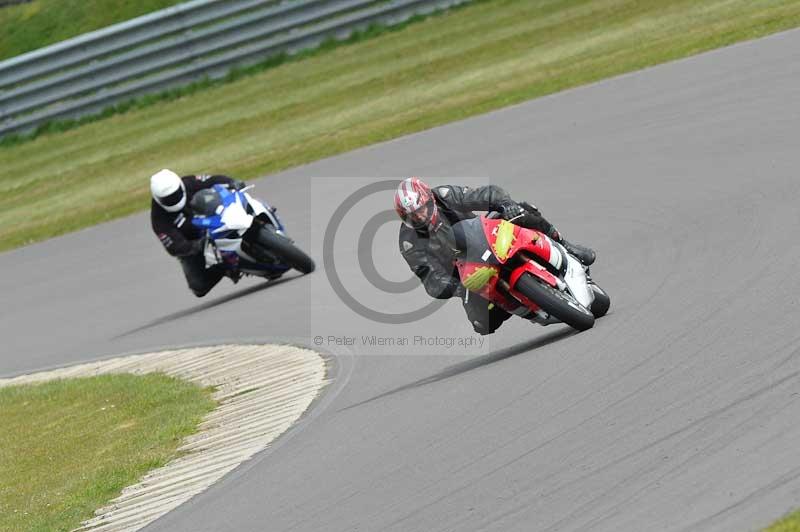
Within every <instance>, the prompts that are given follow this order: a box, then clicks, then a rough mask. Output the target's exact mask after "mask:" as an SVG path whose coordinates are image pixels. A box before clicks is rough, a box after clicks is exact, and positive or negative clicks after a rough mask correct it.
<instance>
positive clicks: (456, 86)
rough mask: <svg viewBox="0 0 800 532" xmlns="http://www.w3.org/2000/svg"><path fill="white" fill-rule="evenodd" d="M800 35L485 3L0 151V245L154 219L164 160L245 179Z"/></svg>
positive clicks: (589, 7) (671, 7)
mask: <svg viewBox="0 0 800 532" xmlns="http://www.w3.org/2000/svg"><path fill="white" fill-rule="evenodd" d="M798 25H800V3H798V2H796V1H795V0H763V1H761V2H751V1H749V0H706V1H704V2H697V1H696V0H674V1H672V2H663V1H662V0H485V1H482V2H478V3H476V4H474V5H469V6H467V7H464V8H463V9H458V10H455V11H453V12H451V13H449V14H446V15H443V16H439V17H432V18H429V19H426V20H424V21H422V22H419V23H417V24H413V25H410V26H407V27H405V28H404V29H402V30H400V31H393V32H387V33H383V34H381V35H378V36H376V37H374V38H372V39H368V40H363V41H360V42H356V43H353V44H351V45H349V46H341V47H335V48H333V49H331V50H330V51H328V52H327V53H324V54H315V55H313V56H311V57H308V58H306V59H304V60H302V61H292V62H288V63H286V64H282V65H279V66H276V67H274V68H270V69H268V70H265V71H263V72H260V73H256V74H253V75H250V76H245V77H242V78H240V79H238V80H236V81H232V82H230V83H227V84H224V85H217V86H212V87H210V88H207V89H206V90H202V91H197V92H194V93H193V94H191V95H189V96H185V97H182V98H178V99H175V100H172V101H164V102H159V103H155V104H153V105H149V106H146V107H143V108H140V109H135V110H131V111H129V112H127V113H125V114H118V115H114V116H111V117H109V118H107V119H105V120H101V121H97V122H94V123H91V124H87V125H85V126H83V127H80V128H77V129H74V130H71V131H67V132H64V133H58V134H53V135H43V136H41V137H39V138H37V139H36V140H34V141H31V142H27V143H24V144H19V145H16V146H11V147H7V148H3V149H0V168H2V169H3V173H2V175H1V176H0V250H3V249H9V248H12V247H16V246H19V245H22V244H26V243H29V242H33V241H36V240H41V239H43V238H47V237H51V236H54V235H58V234H62V233H65V232H68V231H72V230H75V229H78V228H81V227H85V226H88V225H92V224H95V223H98V222H102V221H105V220H109V219H112V218H116V217H119V216H123V215H127V214H130V213H133V212H136V211H139V210H142V209H146V208H147V206H148V205H149V200H148V193H149V192H148V181H147V178H148V176H149V175H150V174H151V173H152V172H153V171H155V170H157V169H159V168H161V167H164V166H167V167H171V168H173V169H174V170H176V171H178V172H181V173H192V172H224V173H228V174H232V175H235V176H237V177H239V178H242V179H249V178H252V177H254V176H258V175H263V174H265V173H270V172H275V171H278V170H282V169H285V168H288V167H291V166H296V165H298V164H302V163H306V162H310V161H313V160H316V159H320V158H323V157H326V156H330V155H334V154H337V153H341V152H344V151H348V150H351V149H354V148H357V147H360V146H364V145H367V144H371V143H375V142H379V141H383V140H388V139H390V138H394V137H397V136H400V135H403V134H406V133H411V132H415V131H419V130H422V129H427V128H430V127H433V126H436V125H439V124H443V123H446V122H450V121H453V120H458V119H462V118H465V117H468V116H472V115H475V114H479V113H483V112H486V111H489V110H492V109H497V108H500V107H504V106H507V105H510V104H514V103H518V102H521V101H524V100H528V99H531V98H536V97H539V96H542V95H545V94H549V93H553V92H556V91H560V90H563V89H565V88H569V87H574V86H577V85H581V84H586V83H590V82H593V81H597V80H599V79H603V78H607V77H610V76H614V75H617V74H621V73H624V72H629V71H632V70H637V69H640V68H643V67H646V66H650V65H654V64H657V63H662V62H665V61H669V60H673V59H678V58H681V57H686V56H689V55H692V54H696V53H699V52H702V51H705V50H710V49H713V48H717V47H720V46H724V45H728V44H731V43H734V42H737V41H741V40H745V39H751V38H756V37H760V36H763V35H767V34H769V33H773V32H776V31H780V30H784V29H788V28H793V27H796V26H798ZM412 170H413V169H411V168H410V169H409V171H412ZM31 212H35V213H36V215H35V216H31V215H30V213H31Z"/></svg>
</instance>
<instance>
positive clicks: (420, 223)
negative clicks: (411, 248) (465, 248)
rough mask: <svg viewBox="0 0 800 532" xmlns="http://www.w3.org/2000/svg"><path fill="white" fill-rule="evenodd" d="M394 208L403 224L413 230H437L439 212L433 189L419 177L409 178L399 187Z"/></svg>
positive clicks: (395, 194)
mask: <svg viewBox="0 0 800 532" xmlns="http://www.w3.org/2000/svg"><path fill="white" fill-rule="evenodd" d="M394 208H395V210H396V211H397V214H398V216H400V219H401V220H403V223H404V224H406V225H407V226H408V227H411V228H412V229H426V228H427V229H428V230H436V229H437V228H438V226H439V210H438V209H437V208H436V198H435V197H434V195H433V192H432V191H431V187H429V186H428V185H427V184H425V183H424V182H423V181H421V180H420V179H419V178H418V177H409V178H407V179H404V180H402V181H401V182H400V184H399V185H397V190H396V191H395V193H394Z"/></svg>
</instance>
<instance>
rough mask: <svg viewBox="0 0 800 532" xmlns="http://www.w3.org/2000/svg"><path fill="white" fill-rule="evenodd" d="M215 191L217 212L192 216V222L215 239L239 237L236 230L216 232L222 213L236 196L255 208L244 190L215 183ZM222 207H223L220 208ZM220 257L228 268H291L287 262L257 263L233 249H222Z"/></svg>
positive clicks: (278, 224)
mask: <svg viewBox="0 0 800 532" xmlns="http://www.w3.org/2000/svg"><path fill="white" fill-rule="evenodd" d="M213 190H214V192H216V194H217V197H218V198H219V203H220V205H219V207H217V210H216V211H217V212H216V214H214V215H212V216H201V215H195V216H193V217H192V224H193V225H195V226H196V227H199V228H200V229H203V230H204V231H205V233H206V236H207V237H208V238H209V239H210V240H212V241H214V240H216V239H218V238H222V239H230V238H239V235H238V233H237V232H236V231H222V232H219V233H214V231H215V230H216V229H219V228H220V227H222V226H223V225H224V224H223V223H222V213H223V212H224V209H226V208H227V207H228V206H229V205H231V204H233V203H235V202H236V197H237V196H238V197H239V198H240V201H241V203H242V206H244V208H245V209H246V210H247V211H248V212H250V213H252V212H253V210H252V208H250V206H249V203H248V201H247V196H245V195H244V194H243V193H242V192H240V191H238V190H234V191H232V190H230V189H228V188H227V187H226V186H224V185H214V186H213ZM264 206H265V207H266V208H267V210H268V211H269V215H268V217H269V218H270V222H272V223H273V225H275V226H276V229H279V230H281V231H283V224H282V223H281V221H280V219H279V218H278V216H277V215H276V214H275V213H274V212H273V209H272V208H271V207H270V206H269V205H267V204H266V203H264ZM220 207H221V208H220ZM220 257H221V259H222V264H224V265H225V267H226V268H227V269H237V268H238V269H246V270H260V271H264V272H272V273H276V272H277V273H279V272H285V271H287V270H289V269H290V267H289V266H287V265H285V264H274V263H273V264H264V263H257V262H251V261H249V260H247V259H245V258H243V257H241V256H239V255H238V254H236V253H234V252H232V251H221V252H220Z"/></svg>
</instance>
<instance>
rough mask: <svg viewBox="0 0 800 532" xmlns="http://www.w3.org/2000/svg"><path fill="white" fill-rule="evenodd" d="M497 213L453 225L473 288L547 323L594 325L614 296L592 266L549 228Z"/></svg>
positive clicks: (462, 271)
mask: <svg viewBox="0 0 800 532" xmlns="http://www.w3.org/2000/svg"><path fill="white" fill-rule="evenodd" d="M496 216H497V214H496V213H491V214H489V215H488V216H478V217H476V218H470V219H468V220H462V221H460V222H458V223H456V224H455V225H454V226H453V230H454V233H455V236H456V248H457V249H458V252H459V253H458V255H457V259H456V267H457V268H458V273H459V275H460V277H461V284H463V285H464V287H465V288H466V289H467V290H468V293H467V296H466V297H469V292H473V293H475V294H477V295H479V296H481V297H482V298H484V299H486V300H488V301H489V302H490V304H494V305H497V306H499V307H500V308H502V309H503V310H505V311H506V312H509V313H511V314H516V315H518V316H521V317H523V318H525V319H529V320H531V321H534V322H536V323H539V324H541V325H549V324H551V323H566V324H567V325H569V326H570V327H573V328H575V329H577V330H579V331H585V330H587V329H591V328H592V326H594V320H595V318H599V317H600V316H603V315H605V313H606V312H608V308H609V306H610V305H611V298H610V297H609V296H608V294H606V293H605V292H604V291H603V290H602V289H601V288H600V287H599V286H597V285H596V284H595V283H594V282H593V281H592V280H591V279H590V278H589V276H588V268H586V267H584V266H583V264H581V263H580V261H578V259H576V258H575V257H573V256H572V255H570V254H569V253H568V252H567V250H566V249H565V248H564V246H562V245H561V244H559V243H557V242H555V241H554V240H552V239H550V238H549V237H548V236H547V235H545V234H544V233H541V232H539V231H535V230H533V229H526V228H524V227H520V226H518V225H514V224H513V223H511V222H509V221H506V220H502V219H498V218H496Z"/></svg>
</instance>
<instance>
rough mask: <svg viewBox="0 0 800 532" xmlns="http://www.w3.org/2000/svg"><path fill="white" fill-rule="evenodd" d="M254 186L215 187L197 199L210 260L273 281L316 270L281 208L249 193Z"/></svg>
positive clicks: (196, 216)
mask: <svg viewBox="0 0 800 532" xmlns="http://www.w3.org/2000/svg"><path fill="white" fill-rule="evenodd" d="M251 188H252V185H251V186H248V187H245V188H243V189H241V190H234V189H230V188H228V187H227V186H225V185H214V186H213V187H211V188H208V189H204V190H201V191H199V192H198V193H197V194H195V195H194V197H193V198H192V201H191V202H190V203H189V206H190V207H191V209H192V214H193V216H192V224H194V225H195V226H197V227H199V228H200V229H202V230H204V231H205V234H206V237H207V242H208V246H207V247H206V263H211V264H214V263H220V264H224V265H225V267H226V268H227V269H228V270H231V271H235V272H240V273H242V274H245V275H256V276H259V277H266V278H268V279H276V278H278V277H280V276H281V275H283V274H284V273H286V272H287V271H289V270H290V269H292V268H294V269H295V270H298V271H300V272H302V273H304V274H305V273H311V272H313V271H314V267H315V265H314V261H313V260H312V259H311V257H309V256H308V255H307V254H306V253H304V252H303V251H301V250H300V249H299V248H298V247H297V246H295V244H294V241H293V240H292V239H290V238H289V237H288V236H287V235H286V232H285V229H284V226H283V223H282V222H281V220H280V218H279V217H278V215H277V213H276V212H275V208H273V207H271V206H270V205H268V204H267V203H265V202H262V201H259V200H257V199H255V198H253V197H252V196H251V195H250V194H248V193H247V191H248V190H249V189H251Z"/></svg>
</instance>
